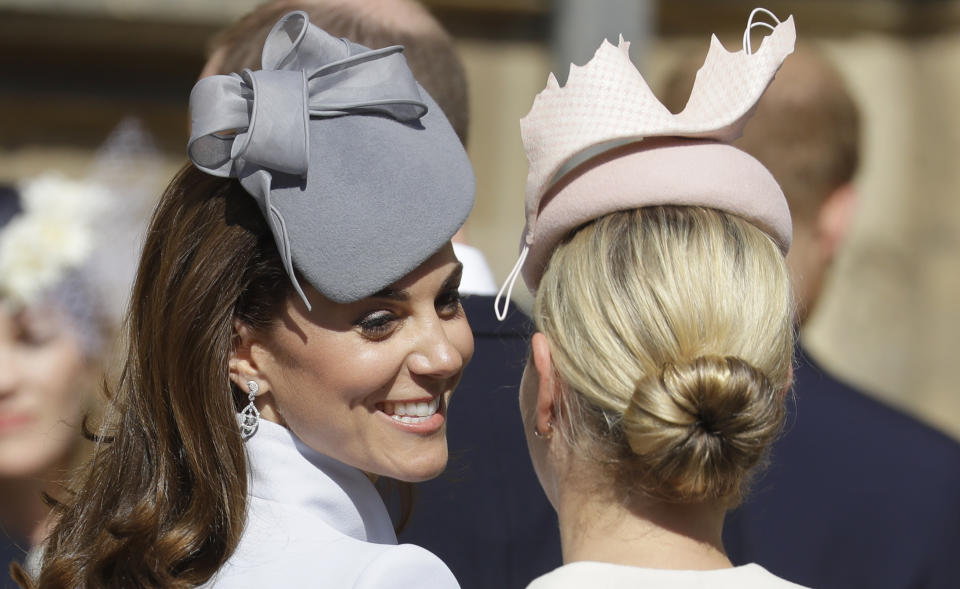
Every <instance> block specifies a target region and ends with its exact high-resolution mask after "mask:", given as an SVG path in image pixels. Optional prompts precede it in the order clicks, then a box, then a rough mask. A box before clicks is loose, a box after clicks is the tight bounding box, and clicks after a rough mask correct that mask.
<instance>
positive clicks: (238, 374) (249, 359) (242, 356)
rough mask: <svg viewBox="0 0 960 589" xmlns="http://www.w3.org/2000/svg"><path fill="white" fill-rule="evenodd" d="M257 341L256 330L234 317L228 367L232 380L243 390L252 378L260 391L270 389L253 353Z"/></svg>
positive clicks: (245, 389)
mask: <svg viewBox="0 0 960 589" xmlns="http://www.w3.org/2000/svg"><path fill="white" fill-rule="evenodd" d="M257 343H258V342H257V334H256V332H255V331H254V330H253V329H252V328H251V327H250V326H249V325H247V324H246V323H244V322H243V321H241V320H239V319H234V320H233V346H232V347H231V350H230V357H229V358H228V360H227V367H228V368H229V370H230V381H231V382H232V383H233V384H235V385H237V386H238V387H240V390H241V391H243V392H246V391H247V383H248V382H250V381H251V380H253V381H256V382H257V385H258V386H259V388H260V393H265V392H267V391H269V390H270V383H269V381H267V379H266V378H265V376H264V374H263V372H262V371H261V370H260V367H259V365H258V364H257V361H256V354H254V353H253V349H254V347H255V346H256V345H257Z"/></svg>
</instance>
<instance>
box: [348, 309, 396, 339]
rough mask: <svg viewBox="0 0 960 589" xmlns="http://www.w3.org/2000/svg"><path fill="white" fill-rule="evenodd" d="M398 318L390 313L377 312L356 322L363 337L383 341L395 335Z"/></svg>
mask: <svg viewBox="0 0 960 589" xmlns="http://www.w3.org/2000/svg"><path fill="white" fill-rule="evenodd" d="M398 320H399V319H398V317H397V316H396V315H394V314H393V313H391V312H390V311H375V312H373V313H369V314H367V315H364V316H363V317H361V318H360V319H358V320H357V321H355V322H354V325H356V326H357V327H358V328H359V329H360V334H361V335H363V337H365V338H367V339H371V340H381V339H384V338H386V337H387V336H389V335H390V334H391V333H393V330H394V329H395V328H396V325H397V321H398Z"/></svg>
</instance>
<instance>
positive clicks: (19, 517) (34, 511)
mask: <svg viewBox="0 0 960 589" xmlns="http://www.w3.org/2000/svg"><path fill="white" fill-rule="evenodd" d="M47 490H48V489H47V486H46V485H45V484H44V482H43V481H41V480H38V479H35V478H25V479H0V496H2V497H3V501H2V502H0V526H2V528H3V532H4V533H6V535H7V536H9V537H10V538H12V539H13V540H14V541H16V542H22V543H25V544H26V545H27V546H24V548H29V547H32V546H36V545H37V544H39V543H41V542H42V541H43V540H44V539H45V538H46V537H47V534H48V533H49V532H50V507H49V506H48V505H47V504H46V503H45V502H44V500H43V492H44V491H47Z"/></svg>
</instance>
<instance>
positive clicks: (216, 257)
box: [17, 166, 290, 588]
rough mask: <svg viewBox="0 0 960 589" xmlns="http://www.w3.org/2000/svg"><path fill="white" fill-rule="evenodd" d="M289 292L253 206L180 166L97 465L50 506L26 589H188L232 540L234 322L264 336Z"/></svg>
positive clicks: (239, 501) (239, 476) (239, 457)
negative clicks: (52, 519)
mask: <svg viewBox="0 0 960 589" xmlns="http://www.w3.org/2000/svg"><path fill="white" fill-rule="evenodd" d="M289 284H290V282H289V280H288V279H287V276H286V274H285V273H284V270H283V266H282V264H281V262H280V258H279V255H278V253H277V250H276V245H275V243H274V240H273V236H272V235H271V233H270V231H269V230H268V228H267V227H266V224H265V222H264V220H263V217H262V215H261V213H260V211H259V209H258V207H257V204H256V202H255V201H254V200H253V199H252V198H251V197H250V196H249V195H248V194H247V193H246V192H245V191H244V190H243V188H242V187H241V186H240V185H239V183H238V182H237V181H236V180H227V179H221V178H215V177H212V176H209V175H207V174H204V173H202V172H200V171H198V170H197V169H195V168H194V167H193V166H187V167H185V168H184V169H183V170H181V171H180V173H179V174H178V175H177V176H176V177H175V178H174V180H173V181H172V182H171V184H170V186H169V187H168V188H167V190H166V191H165V193H164V194H163V196H162V197H161V200H160V203H159V205H158V207H157V209H156V211H155V213H154V216H153V219H152V222H151V226H150V229H149V232H148V234H147V238H146V242H145V244H144V249H143V254H142V258H141V262H140V267H139V272H138V276H137V280H136V284H135V286H134V291H133V298H132V303H131V307H130V311H129V316H128V318H127V325H126V328H127V330H128V334H127V335H128V346H129V349H128V353H127V358H126V361H125V364H124V366H123V370H122V374H121V377H120V380H119V383H118V385H117V387H116V389H115V391H113V394H112V398H111V403H110V406H109V407H108V409H107V413H106V417H105V421H104V423H103V426H102V428H101V429H100V431H99V434H98V435H99V438H100V440H99V441H98V443H97V447H96V450H95V452H94V456H93V458H92V460H91V462H90V464H89V468H88V469H87V470H86V472H85V473H84V475H83V476H82V477H81V478H79V479H77V480H76V481H74V483H73V485H71V495H70V498H69V500H68V501H66V502H64V503H61V504H59V505H58V506H57V507H56V513H55V516H56V517H57V518H58V523H57V526H56V528H55V529H54V531H53V532H52V534H51V536H50V538H49V540H48V542H47V544H46V551H45V554H44V558H43V562H42V567H41V571H40V574H39V577H38V578H37V579H36V580H35V581H34V580H31V579H28V578H27V577H26V575H25V574H23V571H19V572H18V574H17V577H18V578H17V580H18V582H20V583H21V585H22V586H24V587H44V588H48V587H49V588H55V587H70V588H77V587H81V588H92V587H96V588H109V587H169V588H180V587H193V586H196V585H199V584H201V583H203V582H205V581H207V580H208V579H209V578H210V577H211V576H212V575H213V574H214V573H215V572H216V571H217V569H219V568H220V567H221V566H222V564H223V563H224V562H225V561H226V560H227V559H228V558H229V556H230V555H231V554H232V553H233V551H234V549H235V548H236V546H237V543H238V541H239V540H240V536H241V533H242V531H243V526H244V519H245V515H246V491H247V477H246V461H245V455H244V447H243V440H242V439H241V437H240V433H239V428H238V427H237V424H236V417H235V411H236V410H237V409H238V408H239V407H240V406H241V405H242V403H243V396H242V394H240V393H239V391H237V390H232V389H233V387H232V385H231V384H230V381H229V374H228V366H227V360H228V357H229V354H230V352H231V346H232V343H233V333H234V332H233V321H234V320H235V319H239V320H241V321H243V322H245V323H247V324H248V325H249V326H251V327H252V328H254V329H262V328H264V327H266V326H267V325H269V324H270V323H271V322H272V321H273V320H274V318H275V317H276V316H277V314H278V311H279V308H280V305H281V303H282V302H283V300H284V299H285V297H287V296H288V295H289V291H290V286H289Z"/></svg>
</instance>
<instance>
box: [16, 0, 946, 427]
mask: <svg viewBox="0 0 960 589" xmlns="http://www.w3.org/2000/svg"><path fill="white" fill-rule="evenodd" d="M256 4H257V2H255V1H252V0H164V1H157V0H59V1H58V0H0V182H4V183H15V182H17V181H18V180H19V179H21V178H24V177H28V176H31V175H34V174H37V173H39V172H41V171H45V170H50V169H58V170H62V171H64V172H65V173H67V174H72V175H75V176H82V175H83V173H84V170H85V169H86V168H87V166H88V165H89V163H90V162H91V160H92V157H93V154H94V152H95V150H96V148H97V146H98V145H99V144H100V143H101V142H102V141H103V139H104V138H105V137H106V136H107V134H108V133H109V132H110V130H111V129H112V128H113V127H114V126H115V125H116V124H117V123H118V122H119V121H120V120H121V119H123V118H124V117H127V116H131V115H133V116H136V117H139V118H140V119H141V120H142V121H143V123H144V125H145V126H146V128H147V129H148V130H149V131H150V133H151V134H152V135H153V137H154V140H155V141H156V144H157V147H158V152H159V154H160V157H161V159H162V163H163V166H164V168H165V169H167V170H168V173H167V174H166V175H167V176H169V175H172V173H173V172H174V171H175V170H176V169H177V168H178V167H179V166H181V165H182V164H183V163H184V161H185V156H184V146H185V144H186V137H187V117H186V104H187V96H188V94H189V91H190V87H191V85H192V83H193V81H194V80H195V78H196V75H197V73H198V72H199V71H200V68H201V65H202V64H203V61H204V52H205V47H206V43H207V42H208V39H209V37H210V36H211V35H212V34H213V33H214V32H215V31H217V30H218V29H220V28H221V27H223V26H225V25H226V24H227V23H229V22H230V21H232V20H233V19H235V18H236V17H238V16H239V15H241V14H243V13H245V12H246V11H248V10H249V9H251V8H252V7H253V6H255V5H256ZM426 4H427V5H428V6H429V7H430V8H431V9H432V10H433V11H434V13H435V14H436V15H437V16H438V17H439V18H440V20H441V21H442V22H443V23H444V24H445V25H446V26H447V28H448V29H449V30H450V31H451V33H452V34H453V35H454V36H455V37H456V39H457V42H458V47H459V49H460V51H461V55H462V57H463V59H464V61H465V63H466V67H467V73H468V76H469V81H470V90H471V96H470V97H471V101H472V102H471V114H472V122H471V130H470V143H469V150H470V155H471V157H472V159H473V162H474V165H475V167H476V170H477V179H478V190H479V192H478V199H477V205H476V208H475V210H474V212H473V215H472V217H471V218H470V221H469V223H468V230H469V237H470V239H471V241H472V242H474V244H475V245H477V246H479V247H480V248H481V249H482V250H484V251H485V252H486V254H487V255H488V257H489V260H490V262H491V265H492V267H493V269H494V272H495V274H496V275H497V278H498V280H502V279H503V278H505V276H506V274H507V273H508V272H509V270H510V268H511V266H512V265H513V262H514V258H515V256H516V250H517V247H516V246H517V240H518V237H519V233H520V229H521V226H522V209H523V187H524V182H525V176H526V161H525V159H524V155H523V151H522V146H521V143H520V137H519V131H518V120H519V118H520V117H521V116H523V115H524V114H525V113H526V112H527V110H528V109H529V107H530V105H531V103H532V100H533V97H534V95H535V94H536V93H537V92H538V91H539V90H540V89H541V88H542V87H543V85H544V83H545V80H546V76H547V73H548V71H550V70H551V69H556V70H557V74H558V77H559V78H560V79H561V80H562V79H564V78H565V77H566V66H565V65H562V66H561V64H566V63H569V62H570V61H571V60H572V61H574V62H576V63H581V64H582V63H584V62H585V61H586V60H587V59H588V58H589V56H590V55H591V54H592V52H593V49H595V48H596V46H597V45H598V44H599V42H600V39H601V38H602V37H603V36H609V37H610V38H611V40H615V38H616V36H617V34H619V33H622V34H623V35H624V37H625V38H626V39H627V40H633V41H634V44H633V47H632V56H633V58H634V60H635V61H636V62H637V64H638V65H639V66H640V68H641V71H643V72H644V73H645V74H646V75H647V77H648V79H649V80H650V81H651V84H652V85H653V86H654V89H655V90H656V88H657V82H658V80H660V79H661V78H662V77H663V75H664V72H666V71H667V70H668V69H669V68H670V67H671V65H672V64H673V63H674V62H675V61H676V60H677V59H678V58H679V57H680V56H682V55H684V54H685V53H686V52H688V51H691V50H700V51H702V52H704V53H705V52H706V48H707V43H708V35H709V34H710V33H713V32H716V33H717V34H718V35H719V36H720V37H721V38H722V39H724V40H725V41H726V40H728V39H729V40H730V41H726V42H727V43H728V48H735V44H736V43H738V41H736V39H737V37H739V35H740V33H741V31H742V30H743V26H744V23H745V19H746V15H747V14H748V13H749V11H750V9H751V8H753V6H754V3H753V2H750V3H746V2H741V1H738V0H726V1H719V0H661V1H640V0H635V1H613V0H610V1H577V0H565V1H561V0H558V1H556V2H552V3H551V2H548V1H546V0H517V1H507V0H502V1H491V0H433V1H428V2H426ZM765 6H766V7H767V8H769V9H771V10H772V11H774V12H775V13H777V14H778V15H779V16H780V17H786V16H787V15H789V14H793V15H794V17H795V20H796V24H797V29H798V34H799V37H800V38H802V39H807V40H811V41H815V42H816V43H817V44H819V45H822V47H823V48H824V49H825V51H826V52H827V54H828V55H829V56H830V57H832V58H833V59H834V60H835V62H836V64H837V66H838V67H839V68H840V70H841V72H842V73H843V74H844V75H845V76H846V78H847V81H848V83H849V85H850V87H851V90H852V91H853V93H854V95H855V96H856V98H857V99H858V101H859V104H860V107H861V109H862V112H863V118H864V133H865V135H864V146H865V150H864V161H863V164H862V166H861V171H860V175H859V177H858V185H859V189H860V192H861V195H862V196H861V207H860V211H859V216H858V218H857V221H856V223H855V227H854V232H853V235H852V236H851V238H850V239H849V242H848V244H847V246H846V247H845V249H844V252H843V254H842V255H841V258H840V260H839V261H838V263H837V265H836V268H835V272H834V274H833V280H832V281H831V283H830V284H829V286H828V292H827V293H826V295H825V300H824V301H823V303H822V304H821V305H820V307H819V309H818V314H817V315H816V316H815V317H814V319H813V320H812V323H811V325H810V327H809V328H808V333H806V334H805V337H806V338H807V341H808V345H809V347H810V348H811V349H812V350H813V351H814V352H815V353H816V355H817V357H818V358H819V359H820V360H821V361H822V363H823V364H825V365H826V366H827V367H828V368H830V369H831V370H833V371H834V372H835V373H836V374H838V375H840V376H842V377H844V378H846V379H847V380H849V381H851V382H853V383H854V384H857V385H860V386H862V387H864V388H866V389H868V390H870V391H873V392H875V393H876V394H877V395H878V396H880V397H882V398H884V399H886V400H888V401H889V402H891V403H894V404H896V405H898V406H900V407H903V408H905V409H906V410H908V411H910V412H912V413H914V414H916V415H919V416H921V417H922V418H923V419H925V420H927V421H928V422H930V423H932V424H934V425H935V426H937V427H939V428H941V429H943V430H945V431H947V432H949V433H952V434H953V435H954V436H958V437H960V382H958V381H960V379H958V377H957V376H958V371H960V360H958V359H957V355H958V353H960V198H958V197H960V195H958V188H957V187H958V186H960V157H958V156H960V109H958V108H957V105H960V65H958V64H960V2H956V1H947V0H927V1H922V0H913V1H910V0H899V1H897V0H829V1H825V0H803V1H797V2H781V1H776V2H774V1H771V2H767V3H766V4H765ZM160 189H161V187H160V186H158V187H157V191H159V190H160ZM519 298H520V302H521V303H523V302H524V300H523V298H522V297H519Z"/></svg>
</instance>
